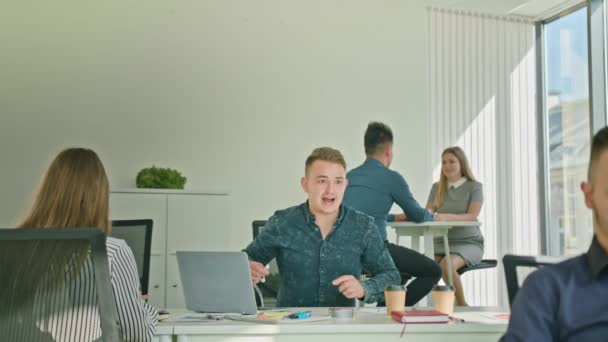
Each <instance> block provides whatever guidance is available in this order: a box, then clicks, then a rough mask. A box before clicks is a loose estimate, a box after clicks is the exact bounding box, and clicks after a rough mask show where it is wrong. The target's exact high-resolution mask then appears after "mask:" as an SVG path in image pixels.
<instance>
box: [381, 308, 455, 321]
mask: <svg viewBox="0 0 608 342" xmlns="http://www.w3.org/2000/svg"><path fill="white" fill-rule="evenodd" d="M391 316H392V317H393V319H394V320H395V321H397V322H400V323H447V322H448V321H449V320H450V318H449V317H448V315H446V314H444V313H442V312H439V311H437V310H409V311H393V312H391Z"/></svg>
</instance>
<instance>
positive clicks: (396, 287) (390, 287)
mask: <svg viewBox="0 0 608 342" xmlns="http://www.w3.org/2000/svg"><path fill="white" fill-rule="evenodd" d="M384 291H405V286H403V285H386V286H385V287H384Z"/></svg>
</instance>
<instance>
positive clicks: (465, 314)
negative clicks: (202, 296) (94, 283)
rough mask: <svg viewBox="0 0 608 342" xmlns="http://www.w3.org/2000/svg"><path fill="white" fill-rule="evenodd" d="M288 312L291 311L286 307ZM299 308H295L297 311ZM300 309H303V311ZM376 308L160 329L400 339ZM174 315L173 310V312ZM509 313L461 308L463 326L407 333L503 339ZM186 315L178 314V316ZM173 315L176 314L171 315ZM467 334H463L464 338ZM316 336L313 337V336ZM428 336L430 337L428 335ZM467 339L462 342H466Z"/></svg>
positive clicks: (414, 328) (417, 327) (419, 327)
mask: <svg viewBox="0 0 608 342" xmlns="http://www.w3.org/2000/svg"><path fill="white" fill-rule="evenodd" d="M286 310H288V311H289V310H290V309H289V308H287V309H286ZM296 310H298V309H292V310H291V311H296ZM300 310H301V308H300ZM310 310H312V311H313V317H319V316H327V315H328V310H327V308H312V309H310ZM374 311H377V310H376V308H364V309H362V310H359V312H358V313H357V314H356V317H355V318H354V319H328V320H324V321H314V322H306V323H301V324H260V323H250V322H241V321H231V320H221V321H215V322H173V323H160V324H159V326H158V329H157V335H160V334H161V333H160V332H159V330H160V329H173V335H177V336H190V340H192V337H194V336H199V337H203V336H207V337H208V338H211V337H212V336H216V338H219V335H221V336H224V337H225V336H228V335H231V336H242V337H245V336H249V337H252V336H278V335H299V336H301V337H304V336H309V337H311V338H312V337H314V336H319V335H334V336H335V337H340V339H342V338H346V337H348V338H352V336H355V335H361V336H365V335H367V334H389V335H391V336H399V335H400V334H401V331H402V329H403V325H402V324H399V323H397V322H395V321H394V320H392V319H391V318H389V317H387V316H386V314H385V313H382V312H381V313H373V312H374ZM171 312H172V311H171ZM498 312H507V311H506V310H504V309H500V308H497V307H458V308H457V309H456V313H455V316H457V317H458V316H460V317H462V318H464V319H465V320H467V321H466V322H464V323H457V322H450V323H448V324H408V325H407V333H408V335H409V334H418V333H421V334H426V335H429V334H432V335H444V336H445V334H460V335H462V337H463V338H464V337H465V335H466V336H469V335H471V334H473V335H476V336H481V335H483V336H486V337H488V335H489V336H500V335H502V334H503V333H504V332H505V331H506V328H507V324H508V321H506V320H501V319H496V318H493V317H492V313H498ZM180 313H185V312H184V311H175V315H179V314H180ZM484 313H485V315H484ZM172 315H173V312H172ZM463 334H464V335H463ZM313 335H314V336H313ZM427 337H428V336H427ZM464 340H466V339H463V341H464Z"/></svg>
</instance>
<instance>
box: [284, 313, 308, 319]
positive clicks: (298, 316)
mask: <svg viewBox="0 0 608 342" xmlns="http://www.w3.org/2000/svg"><path fill="white" fill-rule="evenodd" d="M310 313H311V312H310V311H298V312H294V313H292V314H289V315H287V317H288V318H291V319H306V318H310Z"/></svg>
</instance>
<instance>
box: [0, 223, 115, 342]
mask: <svg viewBox="0 0 608 342" xmlns="http://www.w3.org/2000/svg"><path fill="white" fill-rule="evenodd" d="M105 242H106V239H105V236H104V234H103V232H102V231H101V230H99V229H94V228H74V229H68V228H64V229H51V228H48V229H0V322H1V324H0V336H2V340H6V341H54V340H61V341H63V340H78V341H85V340H93V339H99V340H101V341H118V340H119V334H118V326H117V313H116V304H115V302H114V297H113V294H112V287H111V284H110V274H109V269H108V258H107V254H106V244H105Z"/></svg>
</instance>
